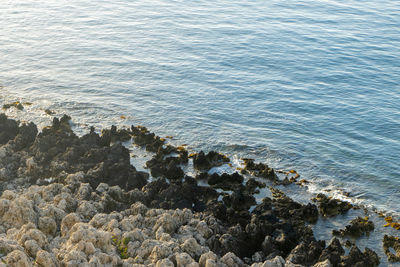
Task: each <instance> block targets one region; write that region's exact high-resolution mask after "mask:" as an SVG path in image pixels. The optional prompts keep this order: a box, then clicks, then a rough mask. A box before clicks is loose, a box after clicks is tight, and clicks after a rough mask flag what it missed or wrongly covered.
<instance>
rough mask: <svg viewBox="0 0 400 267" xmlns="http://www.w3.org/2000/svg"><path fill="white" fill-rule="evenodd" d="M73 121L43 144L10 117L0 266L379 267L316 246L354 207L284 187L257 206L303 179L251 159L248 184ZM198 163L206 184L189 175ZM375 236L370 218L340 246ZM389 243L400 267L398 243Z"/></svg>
mask: <svg viewBox="0 0 400 267" xmlns="http://www.w3.org/2000/svg"><path fill="white" fill-rule="evenodd" d="M70 119H71V118H70V117H68V116H63V117H62V118H60V119H58V118H54V120H53V123H52V125H51V126H49V127H45V128H44V129H43V130H42V131H41V132H40V133H39V131H38V129H37V126H36V125H35V124H34V123H22V122H20V121H15V120H12V119H9V118H7V116H6V115H4V114H0V179H1V184H0V194H1V197H0V258H1V262H0V266H154V267H161V266H171V267H172V266H178V267H184V266H187V267H196V266H200V267H214V266H238V267H242V266H252V267H261V266H262V267H267V266H271V267H272V266H274V267H275V266H277V267H279V266H288V267H289V266H292V267H294V266H297V267H301V266H315V267H316V266H319V267H323V266H324V267H328V266H343V267H344V266H359V267H361V266H378V265H379V262H380V259H379V257H378V255H377V254H376V253H375V252H374V251H372V250H370V249H368V248H366V249H365V250H364V251H360V249H358V248H357V246H356V245H354V244H351V247H350V248H349V251H348V253H345V249H344V248H343V246H342V244H341V242H340V241H339V239H337V238H336V237H332V240H331V241H330V242H329V243H328V244H326V243H325V241H321V240H317V239H316V238H315V236H314V233H313V230H312V228H311V226H310V225H311V224H313V223H315V222H316V221H317V220H318V218H319V216H335V215H336V214H339V213H345V212H347V211H348V210H349V209H351V208H353V207H352V205H351V204H350V203H347V202H342V201H339V200H335V199H331V198H328V197H326V196H324V195H322V194H321V195H318V196H317V197H316V199H315V202H314V203H315V204H312V203H309V204H307V205H303V204H300V203H297V202H296V201H294V200H292V199H291V198H289V197H288V196H286V195H285V194H284V192H282V191H280V190H278V189H276V188H275V187H270V188H269V189H270V191H271V193H272V197H271V198H268V197H266V198H264V199H263V200H262V201H261V202H260V203H257V201H256V199H255V197H254V195H255V194H256V193H257V192H258V191H259V190H260V189H261V188H265V187H266V184H265V183H263V182H260V180H259V179H255V178H256V177H258V178H261V179H264V180H265V181H269V182H272V183H273V184H276V185H285V184H290V183H294V182H297V180H296V178H297V176H296V175H294V177H291V178H286V179H284V180H280V179H279V178H278V176H277V175H276V173H275V171H274V169H272V168H270V167H268V166H267V165H265V164H263V163H255V162H254V161H253V160H251V159H246V160H245V166H244V168H243V169H241V170H240V173H238V172H236V173H233V174H227V173H224V174H215V173H214V174H210V173H209V172H208V170H209V169H210V168H212V167H214V166H220V165H223V164H229V161H230V160H229V158H228V157H226V156H224V155H222V154H220V153H217V152H213V151H212V152H209V153H204V152H199V153H196V154H189V153H188V151H187V150H186V149H185V148H184V147H175V146H172V145H168V144H167V143H166V141H165V139H163V138H161V137H159V136H156V135H155V134H154V133H151V132H149V131H148V130H147V129H146V128H145V127H141V126H132V127H131V128H129V129H117V128H116V127H114V126H113V127H111V128H110V129H105V130H103V131H102V133H101V134H98V133H96V131H95V129H94V128H92V129H91V131H90V132H89V133H87V134H86V135H84V136H82V137H78V136H77V135H76V134H75V133H74V132H73V131H72V129H71V126H70ZM128 140H132V141H133V142H134V143H135V144H136V145H137V146H140V147H142V148H143V149H146V150H147V151H149V152H150V153H152V155H153V157H152V158H151V159H150V160H148V161H147V163H146V166H147V168H148V170H149V171H150V174H151V177H152V179H149V178H150V177H149V174H148V173H147V172H142V171H138V170H137V169H136V168H135V167H134V166H132V165H131V163H130V153H129V150H128V149H127V148H126V147H125V146H123V145H122V144H121V143H122V142H124V141H128ZM188 162H192V163H193V166H194V168H195V169H196V170H197V175H196V176H195V177H191V176H188V175H187V174H186V173H185V171H184V170H183V168H182V166H184V165H186V164H188ZM294 174H295V173H294ZM201 184H203V185H201ZM204 184H208V185H204ZM373 229H374V227H373V225H371V222H369V221H368V218H358V219H357V220H354V221H352V222H351V224H350V225H349V226H348V227H346V229H342V230H339V231H337V232H335V235H339V236H342V235H347V234H355V235H357V236H359V235H362V234H363V233H364V232H368V231H371V230H373ZM385 240H386V243H385V244H386V247H387V251H388V253H392V252H391V250H390V248H392V249H394V250H396V252H397V253H398V254H399V255H400V246H399V242H398V239H396V238H394V237H389V236H388V237H387V238H386V239H385ZM399 255H394V254H393V256H392V259H393V261H395V260H398V257H399Z"/></svg>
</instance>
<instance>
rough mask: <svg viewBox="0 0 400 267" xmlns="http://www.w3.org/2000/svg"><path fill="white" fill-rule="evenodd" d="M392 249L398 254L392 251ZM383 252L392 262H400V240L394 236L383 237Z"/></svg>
mask: <svg viewBox="0 0 400 267" xmlns="http://www.w3.org/2000/svg"><path fill="white" fill-rule="evenodd" d="M390 248H392V249H393V250H394V251H395V253H396V254H394V253H392V252H391V251H390ZM383 250H384V252H385V254H386V256H387V258H388V260H389V261H390V262H400V239H399V238H398V237H394V236H388V235H385V236H384V237H383Z"/></svg>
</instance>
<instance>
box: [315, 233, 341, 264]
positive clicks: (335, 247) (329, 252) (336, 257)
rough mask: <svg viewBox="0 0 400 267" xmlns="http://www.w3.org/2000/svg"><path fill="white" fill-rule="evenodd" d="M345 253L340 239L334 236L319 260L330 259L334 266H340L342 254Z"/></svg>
mask: <svg viewBox="0 0 400 267" xmlns="http://www.w3.org/2000/svg"><path fill="white" fill-rule="evenodd" d="M343 255H344V249H343V247H342V245H341V244H340V241H339V239H337V238H333V239H332V241H331V243H330V244H329V246H328V247H327V248H325V249H324V250H323V251H322V253H321V256H320V257H319V259H318V261H317V262H321V261H325V260H326V259H329V261H330V262H331V263H332V265H333V266H338V264H339V263H340V261H341V256H343Z"/></svg>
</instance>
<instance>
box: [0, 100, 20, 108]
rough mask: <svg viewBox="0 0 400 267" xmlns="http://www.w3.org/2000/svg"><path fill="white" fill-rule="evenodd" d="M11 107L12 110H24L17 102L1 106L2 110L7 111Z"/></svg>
mask: <svg viewBox="0 0 400 267" xmlns="http://www.w3.org/2000/svg"><path fill="white" fill-rule="evenodd" d="M11 107H14V108H16V109H18V110H23V109H24V106H23V105H22V104H21V103H20V102H19V101H16V102H13V103H9V104H4V105H3V109H9V108H11Z"/></svg>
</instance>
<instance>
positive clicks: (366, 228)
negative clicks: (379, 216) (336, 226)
mask: <svg viewBox="0 0 400 267" xmlns="http://www.w3.org/2000/svg"><path fill="white" fill-rule="evenodd" d="M373 230H374V223H373V222H371V221H369V218H368V217H365V218H361V217H357V218H356V219H354V220H352V221H351V222H350V225H347V226H346V227H345V229H340V230H339V231H337V230H333V232H332V234H333V235H338V236H346V235H348V236H354V237H360V236H362V235H363V234H365V233H367V234H368V233H369V232H371V231H373Z"/></svg>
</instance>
